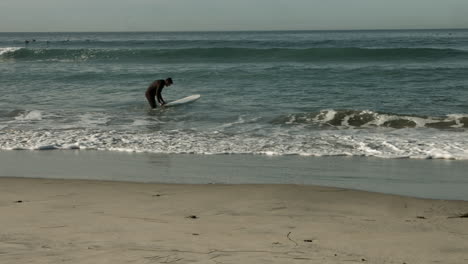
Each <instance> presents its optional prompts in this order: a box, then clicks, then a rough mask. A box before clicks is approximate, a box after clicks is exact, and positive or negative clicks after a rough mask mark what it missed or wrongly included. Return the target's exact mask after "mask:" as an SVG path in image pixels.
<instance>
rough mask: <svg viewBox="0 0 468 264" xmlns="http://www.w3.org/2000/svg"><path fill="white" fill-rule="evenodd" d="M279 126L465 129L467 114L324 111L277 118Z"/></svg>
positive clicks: (466, 126)
mask: <svg viewBox="0 0 468 264" xmlns="http://www.w3.org/2000/svg"><path fill="white" fill-rule="evenodd" d="M272 123H273V124H280V125H304V124H305V125H314V126H319V127H323V128H332V127H334V128H338V129H340V128H341V129H343V128H345V129H346V128H375V127H388V128H397V129H399V128H424V127H425V128H436V129H453V128H468V114H452V115H447V116H445V117H430V116H414V115H399V114H392V113H379V112H373V111H369V110H363V111H360V110H323V111H320V112H318V113H299V114H289V115H285V116H280V117H278V118H276V119H274V120H273V121H272Z"/></svg>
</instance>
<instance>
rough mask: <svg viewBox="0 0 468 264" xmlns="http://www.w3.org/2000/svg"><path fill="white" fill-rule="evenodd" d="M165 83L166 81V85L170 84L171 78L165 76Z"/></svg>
mask: <svg viewBox="0 0 468 264" xmlns="http://www.w3.org/2000/svg"><path fill="white" fill-rule="evenodd" d="M165 83H166V86H170V85H171V84H172V78H167V79H166V81H165Z"/></svg>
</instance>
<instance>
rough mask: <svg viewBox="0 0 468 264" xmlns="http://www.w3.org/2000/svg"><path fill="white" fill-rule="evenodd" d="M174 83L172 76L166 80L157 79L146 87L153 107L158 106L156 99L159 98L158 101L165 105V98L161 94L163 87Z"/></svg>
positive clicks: (146, 94)
mask: <svg viewBox="0 0 468 264" xmlns="http://www.w3.org/2000/svg"><path fill="white" fill-rule="evenodd" d="M171 84H172V78H167V79H166V80H156V81H154V82H152V83H151V85H150V86H149V87H148V89H146V93H145V96H146V99H147V100H148V103H149V104H150V106H151V108H156V100H155V97H156V99H157V100H158V103H159V104H160V105H161V106H163V105H165V104H166V102H165V101H164V99H163V98H162V96H161V92H162V89H163V88H164V87H166V86H171Z"/></svg>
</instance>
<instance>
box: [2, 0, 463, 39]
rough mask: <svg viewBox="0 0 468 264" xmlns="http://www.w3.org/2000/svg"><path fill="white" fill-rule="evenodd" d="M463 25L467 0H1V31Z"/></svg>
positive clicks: (442, 26) (446, 26) (398, 27)
mask: <svg viewBox="0 0 468 264" xmlns="http://www.w3.org/2000/svg"><path fill="white" fill-rule="evenodd" d="M401 28H468V0H0V32H11V31H33V32H34V31H181V30H182V31H192V30H197V31H199V30H201V31H203V30H287V29H310V30H320V29H401Z"/></svg>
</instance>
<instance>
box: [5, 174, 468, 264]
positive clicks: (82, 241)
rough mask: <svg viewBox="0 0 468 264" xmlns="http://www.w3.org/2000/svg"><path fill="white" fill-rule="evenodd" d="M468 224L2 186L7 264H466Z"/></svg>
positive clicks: (288, 194) (108, 186) (324, 199)
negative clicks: (357, 263)
mask: <svg viewBox="0 0 468 264" xmlns="http://www.w3.org/2000/svg"><path fill="white" fill-rule="evenodd" d="M464 213H468V202H462V201H442V200H424V199H416V198H407V197H401V196H394V195H384V194H376V193H369V192H362V191H352V190H345V189H336V188H325V187H315V186H296V185H167V184H144V183H122V182H104V181H76V180H49V179H20V178H0V263H21V264H22V263H48V264H49V263H76V264H82V263H214V264H216V263H226V264H227V263H356V262H360V263H399V264H402V263H407V264H415V263H421V264H426V263H444V264H445V263H457V264H458V263H460V264H461V263H468V218H462V217H457V216H460V215H461V214H464ZM452 217H453V218H452Z"/></svg>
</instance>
